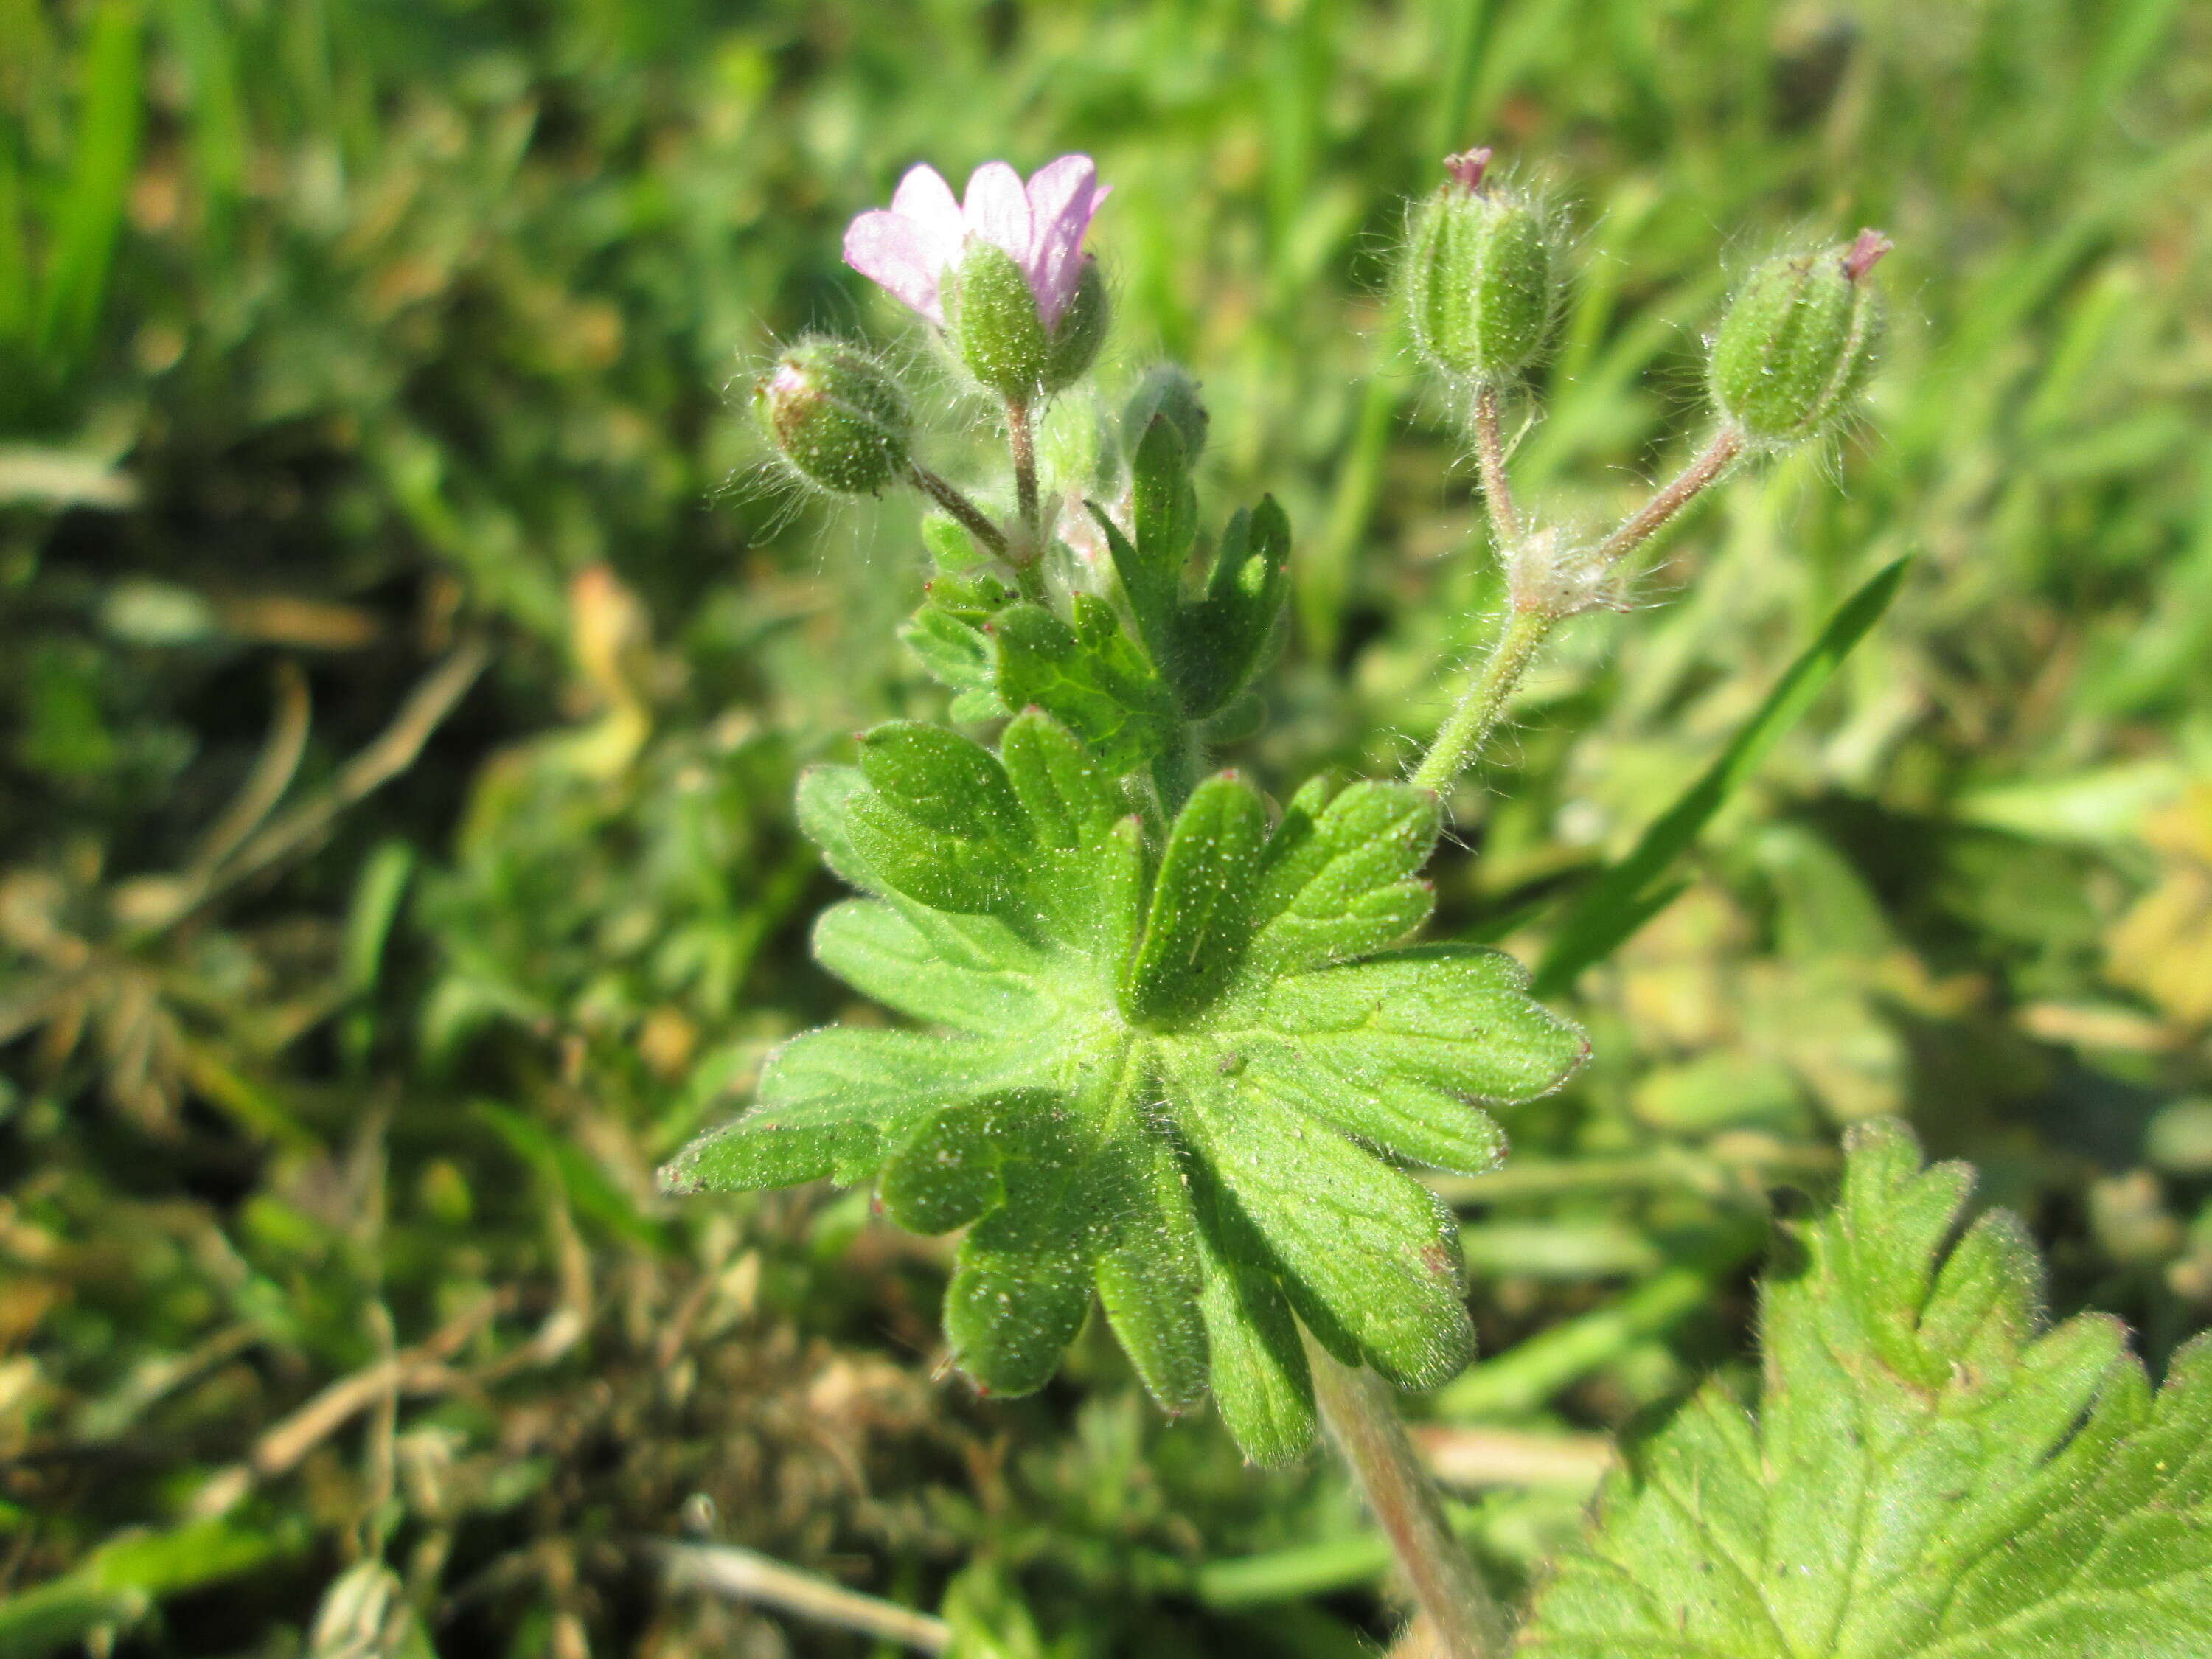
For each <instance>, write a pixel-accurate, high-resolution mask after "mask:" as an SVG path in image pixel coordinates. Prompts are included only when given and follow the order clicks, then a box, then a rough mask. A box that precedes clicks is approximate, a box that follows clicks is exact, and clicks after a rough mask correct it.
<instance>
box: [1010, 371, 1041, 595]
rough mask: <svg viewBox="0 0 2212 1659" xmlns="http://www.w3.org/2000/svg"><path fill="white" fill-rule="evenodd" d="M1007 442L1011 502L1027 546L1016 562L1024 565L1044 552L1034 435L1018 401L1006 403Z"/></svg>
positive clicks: (1026, 411) (1026, 410)
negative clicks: (1019, 517) (1015, 506)
mask: <svg viewBox="0 0 2212 1659" xmlns="http://www.w3.org/2000/svg"><path fill="white" fill-rule="evenodd" d="M1006 442H1007V445H1008V447H1011V448H1012V450H1013V452H1014V500H1015V501H1016V503H1017V504H1018V506H1019V507H1020V509H1021V515H1022V528H1023V530H1024V532H1025V535H1024V540H1025V541H1026V542H1027V543H1028V546H1027V547H1026V548H1025V549H1024V551H1023V552H1022V554H1021V556H1019V557H1018V558H1017V559H1016V561H1015V562H1016V563H1018V564H1025V563H1027V562H1029V561H1030V560H1031V559H1034V558H1036V556H1038V555H1039V554H1040V553H1042V552H1043V551H1044V526H1043V525H1042V523H1041V522H1040V521H1039V519H1038V516H1037V464H1036V429H1035V428H1032V427H1031V426H1030V406H1029V404H1027V403H1025V402H1024V401H1023V400H1022V399H1021V398H1007V399H1006Z"/></svg>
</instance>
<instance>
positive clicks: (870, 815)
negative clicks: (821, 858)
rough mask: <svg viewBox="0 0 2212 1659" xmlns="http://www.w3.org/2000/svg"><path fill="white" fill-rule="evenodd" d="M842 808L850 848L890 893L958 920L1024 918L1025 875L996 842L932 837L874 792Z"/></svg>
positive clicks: (930, 831)
mask: <svg viewBox="0 0 2212 1659" xmlns="http://www.w3.org/2000/svg"><path fill="white" fill-rule="evenodd" d="M844 806H845V817H844V823H843V826H842V829H843V835H844V838H845V842H846V844H847V846H848V847H849V848H850V849H851V850H852V852H853V853H854V854H855V855H856V857H857V860H858V862H859V864H860V867H861V868H863V869H865V870H866V871H867V872H869V873H870V874H872V876H873V877H874V878H876V879H877V880H878V881H880V882H882V883H883V884H884V887H885V888H886V890H889V891H890V892H893V893H896V894H899V895H902V896H905V897H907V898H909V899H912V900H914V901H915V902H917V903H921V904H925V905H927V906H928V907H930V908H932V909H936V910H949V911H951V912H953V913H954V914H955V915H1003V916H1007V917H1009V918H1012V917H1018V916H1025V915H1027V914H1028V907H1027V905H1026V904H1025V903H1024V902H1023V897H1022V896H1023V893H1024V890H1025V889H1026V886H1027V883H1026V882H1025V881H1024V879H1023V877H1024V871H1023V870H1022V868H1021V866H1020V865H1019V864H1018V862H1017V861H1016V860H1015V857H1014V856H1013V855H1010V854H1008V852H1007V850H1006V848H1004V847H1003V846H1002V845H1000V843H999V842H995V841H990V840H986V839H984V838H983V837H981V836H951V835H945V834H944V833H942V832H940V831H939V830H935V829H930V828H928V827H927V825H925V824H922V823H917V822H916V821H915V819H914V818H913V817H911V816H909V815H908V814H907V813H905V812H902V811H900V810H899V809H898V808H897V807H896V806H894V805H891V804H890V802H888V801H886V800H885V799H884V797H883V796H882V795H880V794H878V793H877V792H875V791H874V790H872V789H868V790H862V791H860V793H856V794H854V795H853V796H851V797H850V798H849V799H848V800H847V801H846V802H845V804H844Z"/></svg>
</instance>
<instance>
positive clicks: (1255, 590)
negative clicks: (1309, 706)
mask: <svg viewBox="0 0 2212 1659" xmlns="http://www.w3.org/2000/svg"><path fill="white" fill-rule="evenodd" d="M1290 551H1291V526H1290V520H1287V519H1285V517H1284V516H1283V509H1282V508H1281V507H1279V506H1277V505H1276V503H1275V498H1274V497H1273V496H1272V495H1270V496H1267V497H1265V498H1263V499H1262V500H1261V502H1260V505H1259V506H1258V507H1255V509H1254V510H1253V511H1252V512H1251V513H1249V514H1247V513H1237V515H1236V516H1235V517H1234V518H1232V519H1231V520H1230V521H1229V525H1228V527H1227V528H1226V529H1225V530H1224V531H1223V532H1222V536H1221V545H1220V547H1219V549H1218V550H1217V551H1216V553H1215V554H1214V562H1213V570H1212V575H1211V576H1210V577H1209V578H1208V580H1207V583H1206V592H1205V595H1204V597H1203V598H1201V599H1199V600H1198V601H1197V602H1196V603H1194V604H1187V605H1183V606H1182V607H1181V608H1180V609H1179V610H1178V611H1177V612H1176V621H1175V629H1174V633H1175V644H1174V647H1173V650H1172V653H1171V656H1170V660H1169V663H1168V667H1169V669H1170V674H1171V676H1172V678H1174V680H1175V683H1176V691H1177V693H1178V695H1179V696H1181V699H1182V706H1183V708H1184V710H1185V712H1186V713H1188V714H1189V715H1190V716H1191V717H1192V718H1193V719H1203V718H1205V717H1206V716H1208V715H1211V714H1215V713H1217V712H1218V711H1219V710H1221V709H1223V708H1226V707H1227V706H1228V704H1229V703H1230V702H1231V701H1232V700H1233V699H1235V698H1236V696H1237V694H1238V693H1239V692H1241V691H1243V690H1244V688H1245V687H1246V686H1248V685H1249V684H1251V682H1252V679H1253V677H1254V676H1255V675H1256V674H1257V673H1258V672H1259V671H1261V669H1263V668H1264V667H1266V666H1267V659H1268V658H1269V657H1270V656H1271V655H1272V654H1273V652H1274V651H1275V650H1276V649H1277V648H1278V647H1279V646H1280V644H1281V641H1282V623H1283V618H1284V616H1285V611H1284V602H1285V599H1286V598H1287V597H1288V595H1289V592H1290V574H1291V564H1290Z"/></svg>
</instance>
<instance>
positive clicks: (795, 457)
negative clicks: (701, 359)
mask: <svg viewBox="0 0 2212 1659" xmlns="http://www.w3.org/2000/svg"><path fill="white" fill-rule="evenodd" d="M753 408H754V410H755V412H756V413H757V415H758V416H759V417H760V422H761V426H762V428H763V429H764V430H765V431H766V432H767V434H768V435H769V441H770V442H772V443H774V444H775V447H776V453H778V454H780V455H781V456H782V457H783V458H784V459H785V460H787V461H788V462H790V463H791V465H792V466H793V468H794V469H795V470H796V471H798V472H799V475H800V476H801V477H804V478H805V479H807V480H808V481H809V482H811V483H817V484H819V485H821V486H822V487H823V489H831V490H836V492H837V493H839V494H840V495H873V494H875V493H876V492H877V491H878V490H880V489H882V488H883V487H884V485H885V484H887V483H895V482H896V481H897V480H898V479H899V478H900V477H903V476H904V474H905V472H906V469H907V440H908V434H909V433H910V432H911V431H912V429H913V426H914V416H913V414H912V411H911V410H909V409H908V405H907V399H906V393H905V392H902V391H901V390H900V389H899V385H898V382H897V381H896V380H893V379H892V378H891V377H890V374H888V373H886V372H885V370H884V368H883V366H882V365H881V364H879V363H878V362H876V361H875V359H874V358H872V357H871V356H868V355H867V354H866V352H864V351H860V350H859V349H856V348H854V347H853V346H849V345H847V344H846V343H843V342H842V341H841V340H831V339H822V338H815V339H808V340H802V341H800V342H799V343H798V344H797V345H795V346H793V348H792V349H790V350H788V351H787V352H785V353H784V354H783V356H781V357H779V358H777V359H776V363H775V368H773V369H771V370H770V371H769V373H768V374H767V375H766V376H765V377H764V378H763V380H761V382H760V384H759V385H758V386H756V387H754V388H753Z"/></svg>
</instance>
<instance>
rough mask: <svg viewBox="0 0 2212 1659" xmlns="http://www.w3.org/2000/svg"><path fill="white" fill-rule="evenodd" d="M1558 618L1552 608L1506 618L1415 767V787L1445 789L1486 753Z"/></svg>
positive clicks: (1439, 791) (1519, 612) (1525, 612)
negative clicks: (1488, 651) (1516, 691)
mask: <svg viewBox="0 0 2212 1659" xmlns="http://www.w3.org/2000/svg"><path fill="white" fill-rule="evenodd" d="M1558 620H1559V618H1558V617H1555V616H1553V614H1552V613H1551V612H1550V611H1513V612H1512V613H1511V614H1510V616H1509V617H1508V618H1507V619H1506V623H1505V629H1504V632H1503V633H1501V634H1500V635H1498V643H1497V644H1496V645H1494V646H1492V647H1491V650H1490V655H1489V656H1488V657H1486V659H1484V660H1483V664H1482V666H1481V667H1480V668H1479V669H1477V670H1476V671H1475V675H1474V679H1473V680H1471V681H1470V682H1469V683H1468V688H1467V690H1465V691H1463V692H1462V693H1461V694H1460V700H1459V702H1458V703H1457V705H1456V706H1455V708H1453V709H1452V711H1451V714H1450V717H1449V719H1447V720H1445V721H1444V724H1443V730H1442V731H1440V732H1437V740H1436V742H1434V743H1433V744H1431V745H1430V746H1429V752H1428V754H1427V755H1426V757H1424V758H1423V760H1422V762H1421V763H1420V765H1419V767H1417V768H1416V769H1414V772H1413V787H1415V788H1416V789H1430V790H1434V791H1435V792H1436V793H1438V794H1442V793H1443V792H1444V791H1445V790H1446V789H1448V788H1449V787H1451V782H1452V780H1453V779H1455V778H1456V777H1457V776H1459V775H1460V774H1461V772H1462V771H1463V770H1465V769H1466V768H1467V765H1468V763H1469V762H1470V761H1472V760H1474V757H1476V756H1477V755H1479V754H1480V753H1481V752H1482V745H1483V744H1485V743H1486V742H1487V741H1488V740H1489V738H1490V734H1491V732H1493V731H1495V730H1496V729H1497V726H1498V721H1499V720H1502V719H1504V715H1505V705H1506V704H1507V703H1508V702H1510V701H1511V700H1512V696H1513V688H1514V687H1515V686H1516V685H1518V684H1520V683H1521V676H1522V674H1524V673H1526V672H1527V671H1528V665H1529V663H1530V662H1532V661H1533V660H1534V659H1535V655H1536V653H1537V650H1538V649H1539V648H1540V647H1541V646H1542V645H1543V643H1544V641H1545V639H1546V637H1547V635H1549V634H1550V633H1551V631H1552V629H1553V625H1554V624H1555V623H1557V622H1558Z"/></svg>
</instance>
